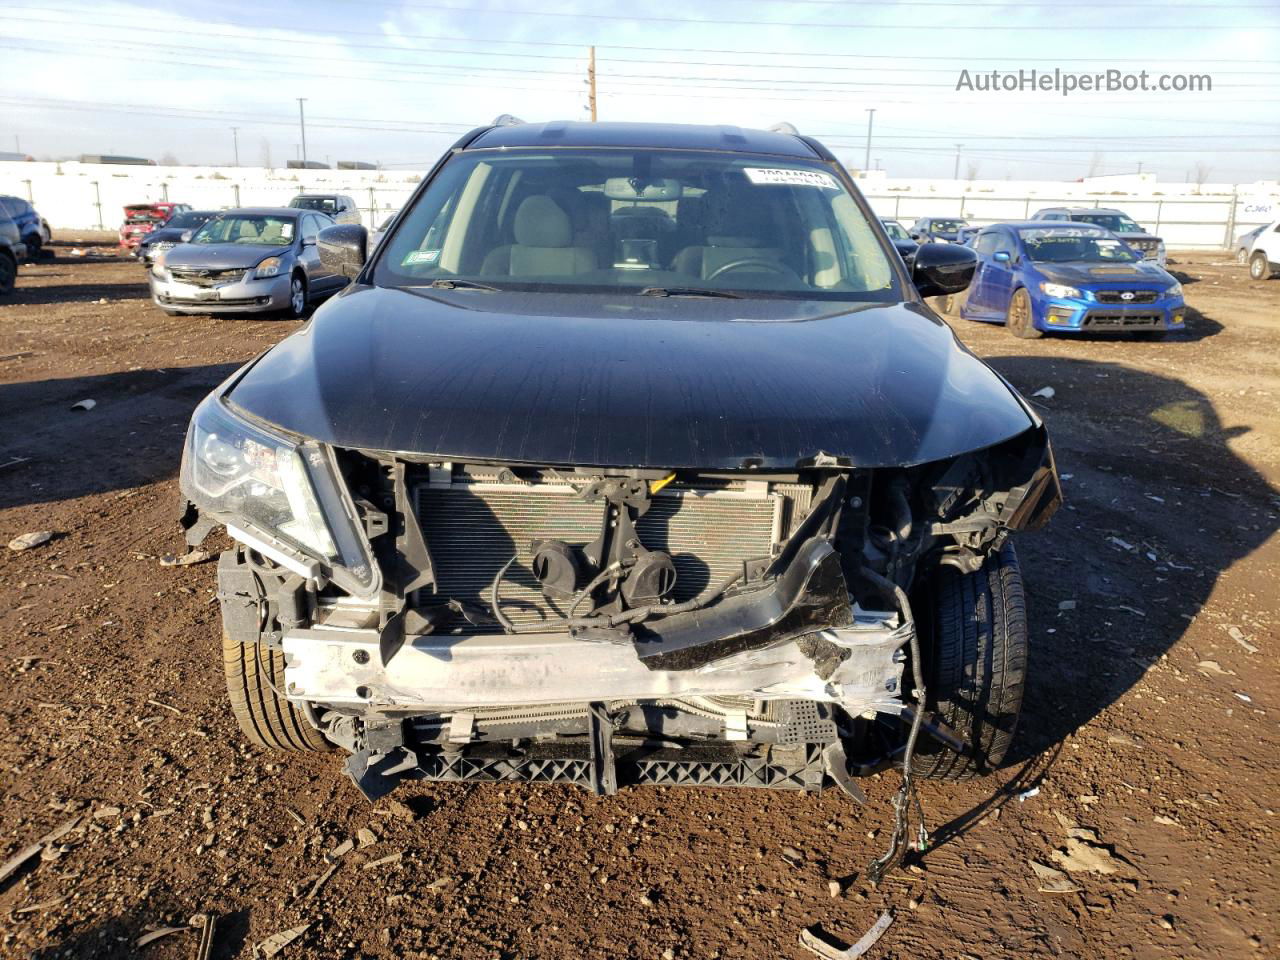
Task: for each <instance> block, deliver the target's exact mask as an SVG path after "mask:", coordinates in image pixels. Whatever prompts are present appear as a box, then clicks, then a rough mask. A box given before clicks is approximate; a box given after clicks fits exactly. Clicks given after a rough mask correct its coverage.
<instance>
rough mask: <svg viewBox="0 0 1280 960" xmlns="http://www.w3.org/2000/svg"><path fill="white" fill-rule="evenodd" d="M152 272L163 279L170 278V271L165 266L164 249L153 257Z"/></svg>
mask: <svg viewBox="0 0 1280 960" xmlns="http://www.w3.org/2000/svg"><path fill="white" fill-rule="evenodd" d="M151 272H152V273H154V274H155V275H156V276H157V277H158V278H160V279H161V280H168V279H169V271H168V270H166V269H165V266H164V251H163V250H161V251H160V252H159V253H157V254H156V255H155V256H154V257H152V258H151Z"/></svg>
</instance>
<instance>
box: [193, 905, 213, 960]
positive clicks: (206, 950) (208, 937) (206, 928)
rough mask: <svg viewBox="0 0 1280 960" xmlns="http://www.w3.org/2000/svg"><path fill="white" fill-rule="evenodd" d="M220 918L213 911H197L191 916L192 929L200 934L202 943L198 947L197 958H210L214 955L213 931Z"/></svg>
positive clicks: (202, 959) (200, 959) (206, 959)
mask: <svg viewBox="0 0 1280 960" xmlns="http://www.w3.org/2000/svg"><path fill="white" fill-rule="evenodd" d="M217 923H218V918H217V917H215V916H214V915H213V914H212V913H197V914H196V915H195V916H193V917H192V918H191V929H193V930H195V931H196V932H198V933H199V934H200V945H199V946H198V947H196V960H209V958H210V957H211V956H213V931H214V928H215V927H216V926H217Z"/></svg>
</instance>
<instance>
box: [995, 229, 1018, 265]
mask: <svg viewBox="0 0 1280 960" xmlns="http://www.w3.org/2000/svg"><path fill="white" fill-rule="evenodd" d="M995 238H996V246H995V250H994V251H993V252H994V253H1007V254H1008V255H1009V259H1010V260H1012V259H1014V258H1015V257H1016V256H1017V255H1018V248H1017V247H1016V246H1015V245H1014V242H1013V237H1011V236H1009V234H1008V233H1006V232H1005V231H1004V230H997V231H995Z"/></svg>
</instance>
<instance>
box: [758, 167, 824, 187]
mask: <svg viewBox="0 0 1280 960" xmlns="http://www.w3.org/2000/svg"><path fill="white" fill-rule="evenodd" d="M742 172H743V173H745V174H746V175H747V179H748V180H750V181H751V182H752V183H754V184H756V185H758V186H760V185H766V184H778V183H781V184H787V185H790V186H796V187H821V188H822V189H824V190H839V189H840V186H839V184H837V183H836V181H835V178H834V177H832V176H831V174H829V173H823V172H822V171H820V170H786V169H779V168H776V167H745V168H743V171H742Z"/></svg>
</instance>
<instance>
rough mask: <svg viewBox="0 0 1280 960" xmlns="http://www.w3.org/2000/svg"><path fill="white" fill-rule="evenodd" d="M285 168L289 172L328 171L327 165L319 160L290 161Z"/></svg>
mask: <svg viewBox="0 0 1280 960" xmlns="http://www.w3.org/2000/svg"><path fill="white" fill-rule="evenodd" d="M285 167H286V168H288V169H289V170H328V169H329V165H328V164H327V163H321V162H320V161H319V160H290V161H288V162H287V163H285Z"/></svg>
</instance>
